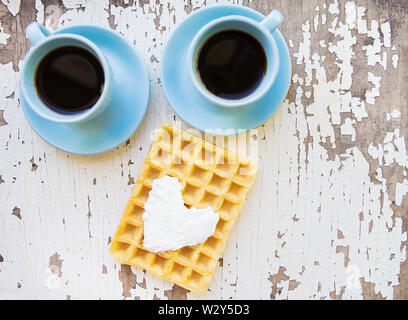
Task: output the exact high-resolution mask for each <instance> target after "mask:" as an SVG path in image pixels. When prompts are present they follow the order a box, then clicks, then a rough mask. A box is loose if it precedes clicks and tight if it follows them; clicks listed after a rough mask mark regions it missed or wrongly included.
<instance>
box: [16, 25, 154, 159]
mask: <svg viewBox="0 0 408 320" xmlns="http://www.w3.org/2000/svg"><path fill="white" fill-rule="evenodd" d="M55 33H57V34H61V33H74V34H77V35H81V36H83V37H86V38H88V39H89V40H91V41H92V42H94V43H95V44H96V45H97V46H98V47H99V48H100V49H101V50H102V52H103V53H104V55H105V57H106V59H107V60H108V62H109V64H110V66H111V70H112V80H113V81H112V82H113V97H112V102H111V105H109V106H108V108H107V109H106V111H104V113H103V114H101V115H100V116H98V117H97V118H95V119H93V120H91V121H89V122H87V123H85V124H84V125H82V124H81V125H78V124H58V123H54V122H50V121H48V120H45V119H43V118H41V117H40V116H38V115H37V114H36V113H35V112H33V111H32V110H31V108H29V107H28V106H27V103H26V101H25V99H24V97H23V96H21V102H22V106H23V110H24V114H25V116H26V118H27V120H28V122H29V123H30V124H31V126H32V127H33V129H34V130H35V131H36V132H37V133H38V135H39V136H40V137H41V138H43V139H44V140H45V141H46V142H48V143H49V144H51V145H52V146H54V147H55V148H57V149H60V150H63V151H65V152H69V153H73V154H80V155H91V154H97V153H102V152H105V151H108V150H111V149H113V148H115V147H117V146H118V145H120V144H122V143H123V142H125V141H126V140H127V139H129V138H130V137H131V136H132V134H133V133H134V131H135V130H136V128H137V127H138V126H139V125H140V123H141V122H142V120H143V118H144V115H145V114H146V111H147V108H148V106H149V99H150V83H149V76H148V73H147V70H146V66H145V65H144V63H143V60H142V58H141V57H140V56H139V54H138V53H137V52H136V50H135V49H134V48H133V47H132V46H131V45H130V44H128V43H127V42H126V40H125V39H123V38H122V37H121V36H120V35H119V34H117V33H116V32H113V31H111V30H108V29H105V28H101V27H97V26H84V25H81V26H73V27H67V28H63V29H61V30H58V31H56V32H55Z"/></svg>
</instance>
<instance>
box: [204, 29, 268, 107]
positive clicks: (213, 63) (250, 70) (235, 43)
mask: <svg viewBox="0 0 408 320" xmlns="http://www.w3.org/2000/svg"><path fill="white" fill-rule="evenodd" d="M197 68H198V72H199V75H200V78H201V81H202V82H203V83H204V85H205V86H206V88H207V89H208V90H209V91H210V92H212V93H213V94H215V95H216V96H218V97H221V98H225V99H241V98H244V97H246V96H248V95H250V94H251V93H252V92H253V91H255V89H256V88H257V87H258V85H259V84H260V83H261V81H262V79H263V77H264V75H265V72H266V56H265V52H264V49H263V48H262V46H261V44H260V43H259V42H258V40H256V39H255V38H254V37H253V36H251V35H250V34H248V33H246V32H243V31H238V30H226V31H221V32H219V33H216V34H214V35H213V36H212V37H211V38H209V39H208V40H207V41H206V42H205V43H204V45H203V47H202V48H201V50H200V52H199V54H198V62H197Z"/></svg>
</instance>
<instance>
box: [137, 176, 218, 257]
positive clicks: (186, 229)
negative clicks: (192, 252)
mask: <svg viewBox="0 0 408 320" xmlns="http://www.w3.org/2000/svg"><path fill="white" fill-rule="evenodd" d="M144 208H145V212H144V213H143V222H144V239H143V246H144V247H145V248H146V249H147V250H149V251H151V252H161V251H167V250H177V249H180V248H182V247H185V246H194V245H197V244H199V243H203V242H204V241H205V240H206V239H207V238H208V237H210V236H211V235H212V234H213V233H214V231H215V227H216V225H217V222H218V214H216V213H214V209H213V208H212V207H211V206H208V207H207V208H204V209H197V208H194V207H191V208H189V209H188V208H186V207H185V206H184V201H183V198H182V195H181V184H180V182H179V181H178V179H177V178H173V177H169V176H164V177H162V178H160V179H156V180H154V181H153V183H152V190H151V191H150V193H149V198H148V199H147V201H146V203H145V206H144Z"/></svg>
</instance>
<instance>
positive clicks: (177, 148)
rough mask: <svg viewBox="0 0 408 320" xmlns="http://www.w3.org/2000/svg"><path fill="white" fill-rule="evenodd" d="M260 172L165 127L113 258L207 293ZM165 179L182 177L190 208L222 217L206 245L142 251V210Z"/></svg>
mask: <svg viewBox="0 0 408 320" xmlns="http://www.w3.org/2000/svg"><path fill="white" fill-rule="evenodd" d="M256 171H257V167H256V166H255V165H254V164H252V163H251V162H249V161H248V160H244V159H242V158H240V157H239V156H238V155H237V154H235V153H233V152H231V151H228V150H226V149H224V148H220V147H218V146H215V145H213V144H211V143H209V142H206V141H204V140H202V139H200V138H197V137H195V136H192V135H190V134H188V133H186V132H185V131H183V130H181V129H179V128H177V127H175V126H172V125H170V124H163V125H162V127H161V128H160V129H158V130H157V132H156V134H155V139H154V141H153V143H152V145H151V147H150V150H149V153H148V155H147V157H146V159H145V161H144V163H143V165H142V168H141V171H140V175H139V177H138V179H137V181H136V183H135V186H134V189H133V191H132V195H131V197H130V199H129V201H128V203H127V205H126V208H125V211H124V213H123V215H122V218H121V220H120V223H119V226H118V228H117V230H116V233H115V235H114V236H113V239H112V244H111V247H110V249H109V251H110V253H111V255H112V257H113V259H114V260H116V261H117V262H119V263H124V264H130V265H133V266H136V267H140V268H142V269H145V270H147V271H148V272H150V273H152V274H154V275H156V276H157V277H160V278H163V279H166V280H169V281H172V282H174V283H176V284H178V285H179V286H182V287H184V288H186V289H188V290H191V291H193V292H203V291H205V290H206V289H207V287H208V284H209V282H210V280H211V278H212V276H213V273H214V270H215V266H216V263H217V261H218V259H219V258H220V257H221V254H222V252H223V250H224V246H225V244H226V242H227V239H228V235H229V233H230V231H231V228H232V226H233V224H234V223H235V221H236V220H237V218H238V215H239V212H240V211H241V207H242V206H243V204H244V202H245V197H246V194H247V192H248V190H249V189H250V187H251V185H252V183H253V181H254V179H255V175H256ZM164 175H169V176H172V177H176V178H178V179H179V181H180V183H181V185H182V187H183V191H182V195H183V199H184V202H185V205H186V206H187V207H191V206H194V207H196V208H205V207H207V206H208V205H211V206H212V207H213V208H214V211H215V212H216V213H218V214H219V221H218V224H217V227H216V229H215V232H214V234H213V235H212V236H211V237H209V238H208V239H207V240H206V241H205V242H204V243H202V244H199V245H196V246H188V247H184V248H181V249H178V250H175V251H165V252H160V253H153V252H149V251H147V250H146V249H144V248H143V220H142V214H143V212H144V209H143V206H144V203H145V202H146V200H147V198H148V196H149V192H150V190H151V188H152V181H153V180H154V179H157V178H161V177H163V176H164Z"/></svg>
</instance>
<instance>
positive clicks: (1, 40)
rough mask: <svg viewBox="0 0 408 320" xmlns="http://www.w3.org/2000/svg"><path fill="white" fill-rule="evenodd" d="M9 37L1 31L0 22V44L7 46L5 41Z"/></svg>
mask: <svg viewBox="0 0 408 320" xmlns="http://www.w3.org/2000/svg"><path fill="white" fill-rule="evenodd" d="M10 37H11V36H10V35H9V34H7V33H5V32H4V31H3V28H2V25H1V22H0V44H7V39H9V38H10Z"/></svg>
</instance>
